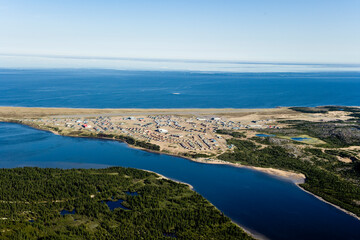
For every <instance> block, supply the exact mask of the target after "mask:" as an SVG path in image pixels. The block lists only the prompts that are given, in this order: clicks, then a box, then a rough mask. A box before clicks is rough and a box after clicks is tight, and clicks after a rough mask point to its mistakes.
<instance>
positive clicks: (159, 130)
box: [157, 128, 169, 133]
mask: <svg viewBox="0 0 360 240" xmlns="http://www.w3.org/2000/svg"><path fill="white" fill-rule="evenodd" d="M157 131H158V132H159V133H168V132H169V131H168V130H166V129H162V128H159V129H158V130H157Z"/></svg>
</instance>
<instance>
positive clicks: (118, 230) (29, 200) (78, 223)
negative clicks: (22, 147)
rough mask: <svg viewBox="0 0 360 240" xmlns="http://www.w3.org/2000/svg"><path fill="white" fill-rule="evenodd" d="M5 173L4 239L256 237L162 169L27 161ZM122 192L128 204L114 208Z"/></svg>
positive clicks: (1, 184)
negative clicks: (31, 163) (162, 175)
mask: <svg viewBox="0 0 360 240" xmlns="http://www.w3.org/2000/svg"><path fill="white" fill-rule="evenodd" d="M0 174H1V178H0V188H1V191H0V206H1V207H0V229H1V231H0V238H1V239H252V237H250V236H249V235H247V233H245V232H244V231H243V230H242V229H241V228H240V227H238V226H237V225H235V224H234V223H232V222H231V220H230V219H229V218H228V217H226V216H224V215H223V214H222V213H221V212H220V211H219V210H217V209H216V208H215V207H214V206H213V205H211V204H210V203H209V202H208V201H207V200H206V199H204V198H203V197H202V196H201V195H199V194H198V193H196V192H195V191H192V190H191V189H190V188H189V187H188V186H187V185H185V184H181V183H176V182H174V181H171V180H167V179H161V178H159V176H158V175H156V174H155V173H150V172H146V171H142V170H137V169H132V168H121V167H112V168H106V169H96V170H95V169H67V170H62V169H50V168H30V167H26V168H15V169H1V170H0ZM129 192H130V193H136V194H129ZM119 199H122V200H123V202H122V203H121V204H122V206H124V207H126V208H127V209H123V208H115V209H114V210H110V208H109V207H108V205H107V204H106V201H116V200H119ZM62 210H67V211H69V212H71V211H73V213H75V214H66V215H61V214H60V212H61V211H62Z"/></svg>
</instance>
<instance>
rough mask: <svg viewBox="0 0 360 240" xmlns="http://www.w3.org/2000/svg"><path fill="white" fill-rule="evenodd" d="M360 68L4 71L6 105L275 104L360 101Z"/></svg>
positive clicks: (2, 101) (1, 84)
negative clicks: (301, 70)
mask: <svg viewBox="0 0 360 240" xmlns="http://www.w3.org/2000/svg"><path fill="white" fill-rule="evenodd" d="M359 89H360V72H308V73H214V72H213V73H209V72H207V73H206V72H202V73H201V72H189V71H187V72H169V71H167V72H166V71H164V72H159V71H152V72H150V71H116V70H7V69H0V93H1V94H0V106H27V107H71V108H271V107H277V106H319V105H356V106H359V105H360V91H359Z"/></svg>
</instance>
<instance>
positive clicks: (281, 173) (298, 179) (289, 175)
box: [0, 119, 360, 236]
mask: <svg viewBox="0 0 360 240" xmlns="http://www.w3.org/2000/svg"><path fill="white" fill-rule="evenodd" d="M0 122H8V123H15V124H20V125H24V126H27V127H30V128H34V129H37V130H41V131H47V132H51V133H53V134H55V135H59V136H65V137H80V138H93V139H104V140H112V141H118V142H123V143H125V144H126V145H127V146H128V147H130V148H134V149H138V150H142V151H146V152H152V153H157V154H164V155H169V156H174V157H180V158H183V159H187V160H189V161H194V162H198V163H202V164H218V165H229V166H232V167H238V168H247V169H252V170H255V171H259V172H262V173H265V174H268V175H271V176H273V177H278V178H281V179H283V180H287V181H291V182H292V183H294V184H295V185H296V186H297V187H298V188H300V189H301V190H302V191H304V192H306V193H308V194H310V195H312V196H314V197H316V198H317V199H318V200H320V201H322V202H325V203H327V204H329V205H331V206H333V207H335V208H337V209H338V210H340V211H342V212H344V213H346V214H348V215H350V216H352V217H354V218H356V219H357V220H359V221H360V217H359V216H357V215H356V214H354V213H352V212H350V211H348V210H346V209H343V208H341V207H340V206H337V205H335V204H333V203H331V202H328V201H326V200H325V199H323V198H322V197H320V196H317V195H316V194H314V193H312V192H310V191H308V190H305V189H304V188H302V187H301V185H300V184H302V183H304V182H305V180H306V177H305V175H304V174H302V173H295V172H290V171H285V170H280V169H275V168H262V167H255V166H247V165H242V164H239V163H231V162H226V161H222V160H218V159H216V160H209V159H204V158H198V159H196V158H190V157H185V156H180V155H176V154H171V153H164V152H161V151H155V150H150V149H146V148H142V147H138V146H134V145H131V144H128V143H127V142H125V141H122V140H121V139H114V138H107V137H88V136H72V135H62V134H60V133H58V132H57V131H54V130H50V129H42V128H40V127H38V126H32V125H30V124H26V123H23V122H22V121H20V120H16V119H0ZM140 170H144V169H140ZM144 171H148V170H144ZM148 172H152V173H155V174H157V175H159V176H160V177H162V178H165V179H169V180H172V181H175V182H178V183H182V184H185V185H187V186H188V187H189V188H190V189H191V190H194V188H193V186H192V185H190V184H188V183H185V182H181V181H178V180H174V179H171V178H168V177H166V176H163V175H161V174H159V173H156V172H153V171H148ZM237 225H238V226H240V225H239V224H237ZM240 227H241V228H243V227H242V226H240ZM247 232H250V231H247ZM252 236H254V235H253V234H252Z"/></svg>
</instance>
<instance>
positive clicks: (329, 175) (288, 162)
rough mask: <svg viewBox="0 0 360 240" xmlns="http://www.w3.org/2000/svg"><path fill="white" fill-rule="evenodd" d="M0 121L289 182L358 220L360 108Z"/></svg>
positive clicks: (33, 113)
mask: <svg viewBox="0 0 360 240" xmlns="http://www.w3.org/2000/svg"><path fill="white" fill-rule="evenodd" d="M0 121H5V122H16V123H20V124H24V125H28V126H31V127H34V128H38V129H42V130H48V131H51V132H53V133H55V134H60V135H64V136H75V137H93V138H105V139H113V140H119V141H124V142H126V143H128V144H129V145H131V146H133V147H137V148H141V149H145V150H148V151H156V152H161V153H165V154H171V155H176V156H181V157H186V158H189V159H191V160H193V161H199V162H204V163H216V164H219V163H221V164H231V165H234V166H240V167H253V168H256V169H257V170H260V171H265V172H268V173H270V174H276V175H279V176H282V177H286V178H291V179H292V180H293V181H294V182H295V183H297V184H299V186H300V187H301V188H303V189H304V190H306V191H308V192H310V193H313V194H315V195H316V196H318V197H319V198H321V199H322V200H325V201H327V202H330V203H332V204H334V205H336V206H337V207H339V208H341V209H342V210H344V211H346V212H347V213H349V214H352V215H353V216H355V217H359V216H360V160H359V159H360V108H358V107H347V106H323V107H292V108H287V107H279V108H274V109H67V108H23V107H0Z"/></svg>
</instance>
